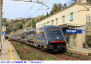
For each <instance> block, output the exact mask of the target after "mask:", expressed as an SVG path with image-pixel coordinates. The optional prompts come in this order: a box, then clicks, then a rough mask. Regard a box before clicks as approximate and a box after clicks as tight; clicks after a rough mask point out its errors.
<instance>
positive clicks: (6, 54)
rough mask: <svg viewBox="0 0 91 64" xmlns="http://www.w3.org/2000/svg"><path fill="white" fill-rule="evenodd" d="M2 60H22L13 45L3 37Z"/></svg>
mask: <svg viewBox="0 0 91 64" xmlns="http://www.w3.org/2000/svg"><path fill="white" fill-rule="evenodd" d="M0 60H21V59H20V57H19V56H18V54H17V52H16V50H15V48H14V47H13V45H12V44H11V43H10V42H9V41H8V40H5V38H4V37H3V42H2V50H1V53H0Z"/></svg>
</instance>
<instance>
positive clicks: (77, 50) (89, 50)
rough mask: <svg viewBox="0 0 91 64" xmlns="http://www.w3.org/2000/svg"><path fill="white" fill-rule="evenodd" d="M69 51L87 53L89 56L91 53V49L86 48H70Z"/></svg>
mask: <svg viewBox="0 0 91 64" xmlns="http://www.w3.org/2000/svg"><path fill="white" fill-rule="evenodd" d="M67 51H68V52H72V53H77V54H82V55H86V56H88V53H91V49H86V48H68V49H67Z"/></svg>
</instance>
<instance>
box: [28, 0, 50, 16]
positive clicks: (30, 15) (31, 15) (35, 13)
mask: <svg viewBox="0 0 91 64" xmlns="http://www.w3.org/2000/svg"><path fill="white" fill-rule="evenodd" d="M48 1H49V0H47V1H46V2H45V3H44V5H45V4H46V3H47V2H48ZM42 6H43V5H41V7H40V8H39V9H37V10H36V12H35V13H33V14H32V15H30V17H32V16H33V15H35V14H36V13H37V12H38V11H39V10H40V9H41V8H42Z"/></svg>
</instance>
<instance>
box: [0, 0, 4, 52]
mask: <svg viewBox="0 0 91 64" xmlns="http://www.w3.org/2000/svg"><path fill="white" fill-rule="evenodd" d="M2 1H3V0H0V52H1V49H2Z"/></svg>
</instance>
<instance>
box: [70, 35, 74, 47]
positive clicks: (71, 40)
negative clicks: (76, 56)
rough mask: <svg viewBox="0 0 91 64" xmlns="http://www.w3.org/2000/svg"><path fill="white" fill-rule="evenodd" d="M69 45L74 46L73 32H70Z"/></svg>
mask: <svg viewBox="0 0 91 64" xmlns="http://www.w3.org/2000/svg"><path fill="white" fill-rule="evenodd" d="M70 47H71V48H72V47H74V34H70Z"/></svg>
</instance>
